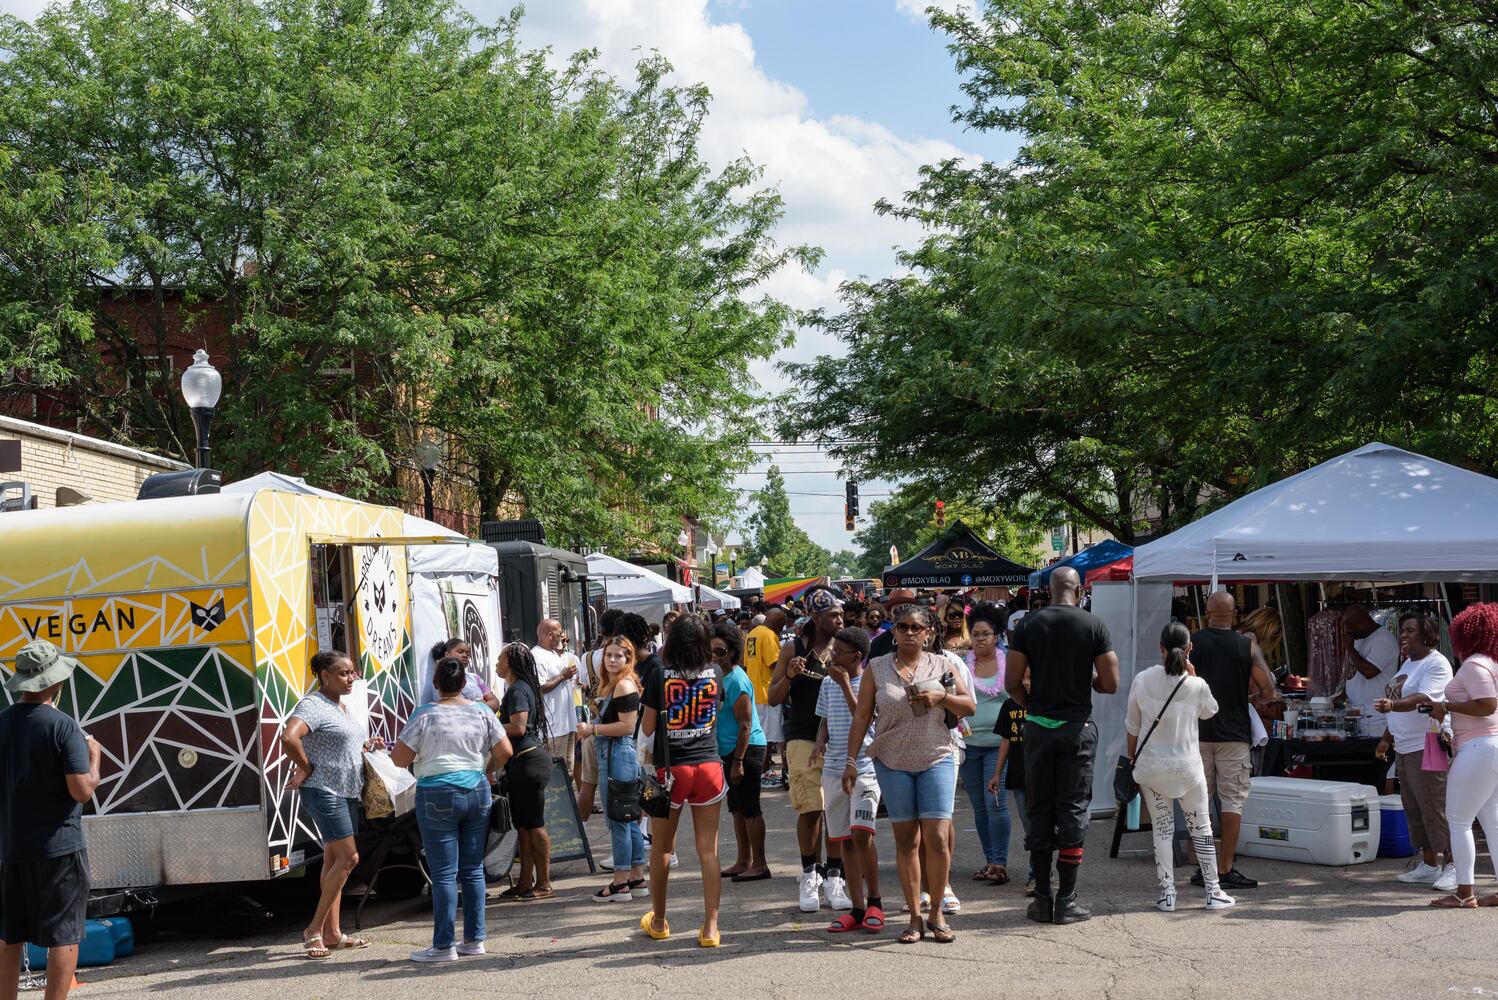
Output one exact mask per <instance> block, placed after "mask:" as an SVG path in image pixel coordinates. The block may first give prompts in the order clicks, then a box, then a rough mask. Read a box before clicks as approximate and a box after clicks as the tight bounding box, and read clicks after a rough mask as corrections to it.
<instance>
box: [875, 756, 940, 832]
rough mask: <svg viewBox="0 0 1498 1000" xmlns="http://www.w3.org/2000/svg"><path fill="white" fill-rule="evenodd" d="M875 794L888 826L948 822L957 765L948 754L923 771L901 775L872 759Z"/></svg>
mask: <svg viewBox="0 0 1498 1000" xmlns="http://www.w3.org/2000/svg"><path fill="white" fill-rule="evenodd" d="M874 775H875V777H877V778H878V779H879V794H880V797H881V798H882V799H883V800H884V809H885V811H886V812H888V813H889V821H890V822H891V823H909V822H911V821H912V820H917V819H951V818H952V798H953V795H954V793H955V792H956V790H957V788H956V785H957V780H956V779H957V764H956V762H955V761H954V760H953V759H952V755H951V754H948V755H947V756H945V757H943V758H942V759H941V760H939V761H937V762H936V763H935V764H932V765H931V766H930V767H928V768H926V770H924V771H901V770H897V769H896V768H893V767H886V766H885V765H884V764H883V763H881V762H880V761H879V759H878V758H875V759H874Z"/></svg>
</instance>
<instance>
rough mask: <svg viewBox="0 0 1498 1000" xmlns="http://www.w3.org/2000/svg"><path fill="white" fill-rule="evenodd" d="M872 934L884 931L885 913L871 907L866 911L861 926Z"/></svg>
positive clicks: (875, 907)
mask: <svg viewBox="0 0 1498 1000" xmlns="http://www.w3.org/2000/svg"><path fill="white" fill-rule="evenodd" d="M860 926H862V927H863V929H864V930H866V931H868V932H869V933H870V934H878V933H879V932H880V931H882V930H884V911H883V910H881V909H880V908H879V907H877V906H871V907H869V908H868V909H867V910H865V911H864V914H863V923H862V924H861V925H860Z"/></svg>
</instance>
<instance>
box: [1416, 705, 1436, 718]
mask: <svg viewBox="0 0 1498 1000" xmlns="http://www.w3.org/2000/svg"><path fill="white" fill-rule="evenodd" d="M1433 707H1434V706H1433V705H1430V704H1425V705H1418V706H1416V708H1415V711H1417V712H1419V713H1420V714H1421V715H1429V714H1430V712H1431V709H1432V708H1433Z"/></svg>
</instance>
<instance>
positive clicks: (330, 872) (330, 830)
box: [281, 649, 381, 958]
mask: <svg viewBox="0 0 1498 1000" xmlns="http://www.w3.org/2000/svg"><path fill="white" fill-rule="evenodd" d="M311 666H312V674H313V676H314V677H316V678H317V687H316V688H315V689H313V690H312V691H310V692H309V693H308V694H307V695H306V696H305V697H304V698H302V700H301V701H299V702H297V706H296V708H294V709H292V711H291V718H289V719H287V720H286V728H285V730H284V731H283V732H282V734H281V748H282V750H283V751H285V753H286V756H287V758H288V759H289V760H290V761H291V763H292V764H293V765H295V770H294V771H293V773H292V775H291V780H289V781H288V782H287V783H286V788H287V789H288V790H289V791H300V793H301V795H300V798H301V804H302V809H303V810H304V812H305V814H306V816H307V818H309V819H310V820H312V822H313V823H314V824H316V826H317V832H318V834H319V835H320V836H321V838H322V842H323V861H322V884H321V889H322V894H321V896H319V897H318V900H317V910H316V911H315V912H314V913H313V915H312V922H311V923H310V924H308V925H307V929H306V930H305V931H303V932H302V948H303V950H305V951H306V953H307V957H308V958H327V957H328V956H329V955H330V954H332V953H333V952H334V951H339V950H344V949H349V948H367V947H369V942H368V941H366V940H364V939H363V938H357V937H349V936H348V935H346V934H344V933H343V931H342V929H341V928H340V927H339V924H338V902H339V900H340V899H341V898H342V897H343V884H344V883H345V882H347V881H348V877H349V873H350V872H352V871H353V870H354V866H355V865H357V864H358V863H359V852H358V850H357V849H356V848H355V846H354V835H355V834H356V833H358V832H359V805H360V802H359V800H360V797H361V796H362V795H363V794H364V751H365V750H373V749H375V748H376V747H378V746H380V745H381V743H380V741H379V740H374V739H369V738H368V734H367V733H365V732H364V730H363V729H362V728H361V727H360V726H359V725H358V724H357V723H355V722H354V720H353V719H352V718H351V717H350V716H349V713H348V709H347V708H345V707H344V705H343V700H342V699H343V696H344V695H346V694H348V693H349V692H350V691H352V690H353V689H354V682H355V681H357V680H358V679H359V668H358V667H356V666H354V661H353V660H351V659H349V655H348V654H347V653H344V652H341V651H339V650H336V649H325V650H323V651H321V652H319V653H318V654H317V655H316V656H314V657H312V664H311Z"/></svg>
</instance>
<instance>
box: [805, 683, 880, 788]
mask: <svg viewBox="0 0 1498 1000" xmlns="http://www.w3.org/2000/svg"><path fill="white" fill-rule="evenodd" d="M862 680H863V674H862V673H860V674H859V675H858V676H857V677H850V678H849V679H848V686H849V687H850V688H852V689H853V698H854V700H855V701H856V700H857V699H858V686H859V683H860V682H861V681H862ZM817 714H818V715H820V716H821V717H822V718H824V719H826V720H827V749H826V752H825V753H824V754H823V757H822V774H823V776H824V777H825V776H828V775H840V774H842V773H843V768H844V767H845V766H846V765H847V763H848V736H849V732H850V731H851V730H852V728H853V710H852V709H851V708H849V707H848V699H846V698H844V697H843V690H842V688H840V687H838V686H837V681H835V680H833V679H832V678H831V677H824V678H822V688H821V690H819V691H818V692H817ZM873 742H874V724H873V723H872V722H870V723H869V729H868V732H866V733H864V734H863V747H862V748H861V749H860V750H859V751H858V756H857V757H856V758H855V759H854V763H855V764H856V765H857V770H858V773H859V774H873V773H874V759H873V758H872V757H870V756H869V744H870V743H873Z"/></svg>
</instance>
